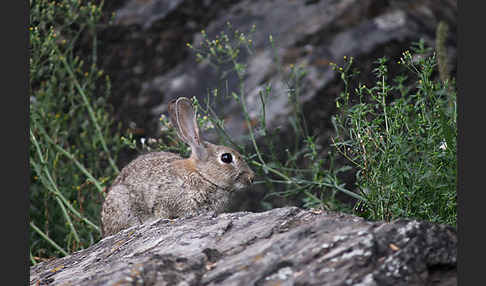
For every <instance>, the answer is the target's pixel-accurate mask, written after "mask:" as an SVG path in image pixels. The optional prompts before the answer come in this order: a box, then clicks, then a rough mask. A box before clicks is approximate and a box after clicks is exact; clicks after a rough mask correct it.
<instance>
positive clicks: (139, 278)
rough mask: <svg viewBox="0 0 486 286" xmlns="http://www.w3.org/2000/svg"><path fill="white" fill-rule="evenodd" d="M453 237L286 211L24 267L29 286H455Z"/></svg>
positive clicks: (443, 231)
mask: <svg viewBox="0 0 486 286" xmlns="http://www.w3.org/2000/svg"><path fill="white" fill-rule="evenodd" d="M456 256H457V234H456V230H455V229H454V228H452V227H450V226H446V225H437V224H432V223H428V222H422V221H416V220H397V221H393V222H391V223H385V222H368V221H365V220H363V219H362V218H359V217H355V216H352V215H344V214H340V213H332V212H324V211H318V210H302V209H298V208H295V207H286V208H280V209H273V210H270V211H267V212H262V213H250V212H238V213H225V214H220V215H218V216H214V215H211V214H208V215H201V216H196V217H188V218H181V219H176V220H167V219H161V220H157V221H155V222H153V223H150V224H145V225H140V226H137V227H132V228H129V229H126V230H123V231H121V232H119V233H118V234H115V235H113V236H109V237H106V238H104V239H102V240H101V241H99V242H98V243H96V244H94V245H92V246H91V247H89V248H87V249H84V250H81V251H78V252H75V253H73V254H71V255H69V256H66V257H63V258H60V259H55V260H51V261H47V262H42V263H39V264H37V265H35V266H32V267H31V268H30V285H80V286H82V285H394V286H397V285H456V284H457V261H456Z"/></svg>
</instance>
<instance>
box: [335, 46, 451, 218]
mask: <svg viewBox="0 0 486 286" xmlns="http://www.w3.org/2000/svg"><path fill="white" fill-rule="evenodd" d="M430 52H431V51H430V49H426V48H425V47H424V43H423V41H420V42H419V43H416V44H415V45H414V47H413V48H412V51H405V52H404V53H403V56H402V57H401V58H400V60H399V61H398V64H400V65H402V66H404V67H405V68H406V70H407V71H408V73H407V74H405V75H400V76H397V77H395V78H393V79H391V78H389V76H388V74H389V72H388V65H389V63H388V59H387V58H385V57H383V58H380V59H378V60H377V62H376V64H377V67H376V68H375V69H374V74H375V76H376V83H375V85H374V86H372V87H367V86H365V85H363V84H361V83H358V84H357V88H355V89H354V90H352V91H351V90H350V89H351V88H350V86H351V83H352V81H353V75H355V73H353V72H352V64H353V59H352V58H351V59H349V60H348V61H347V62H346V63H345V64H344V66H343V67H338V66H336V65H335V69H336V70H337V71H338V72H339V73H340V75H341V78H342V79H343V81H344V83H345V86H346V87H345V90H344V91H343V92H342V93H341V95H340V96H339V98H338V99H337V101H336V104H337V107H338V114H337V115H336V116H335V117H334V119H333V120H334V124H335V127H336V136H335V138H334V146H335V147H336V148H337V150H338V151H339V152H340V153H341V154H342V155H343V156H344V157H346V158H347V159H348V160H349V162H351V163H352V165H354V166H355V167H356V169H357V172H356V186H357V188H358V190H359V192H360V194H361V195H362V196H363V198H364V199H363V200H362V201H360V202H359V208H360V210H361V211H362V213H361V215H363V216H364V217H366V218H368V219H373V220H378V219H379V220H391V219H395V218H398V217H409V218H418V219H424V220H428V221H432V222H439V223H447V224H451V225H454V226H455V224H456V170H457V165H456V164H457V162H456V146H457V145H456V144H457V143H456V136H457V127H456V118H457V114H456V107H455V103H456V94H455V88H454V82H452V81H450V80H440V79H439V77H438V76H436V66H437V62H436V58H435V53H433V54H432V55H430ZM434 72H435V73H434ZM434 75H435V76H434ZM443 78H445V77H443ZM407 82H408V84H407Z"/></svg>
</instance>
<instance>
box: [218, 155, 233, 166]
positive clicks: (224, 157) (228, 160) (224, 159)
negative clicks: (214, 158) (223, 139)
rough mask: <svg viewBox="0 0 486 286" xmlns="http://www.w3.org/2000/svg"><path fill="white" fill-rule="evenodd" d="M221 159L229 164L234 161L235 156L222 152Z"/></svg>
mask: <svg viewBox="0 0 486 286" xmlns="http://www.w3.org/2000/svg"><path fill="white" fill-rule="evenodd" d="M221 161H223V162H224V163H226V164H229V163H231V162H233V156H231V154H230V153H223V154H221Z"/></svg>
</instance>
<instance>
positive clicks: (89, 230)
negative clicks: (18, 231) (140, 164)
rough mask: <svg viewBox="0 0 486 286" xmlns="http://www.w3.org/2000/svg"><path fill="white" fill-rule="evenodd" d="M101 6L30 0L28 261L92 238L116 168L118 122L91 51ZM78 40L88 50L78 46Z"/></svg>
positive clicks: (107, 84) (75, 1) (104, 78)
mask: <svg viewBox="0 0 486 286" xmlns="http://www.w3.org/2000/svg"><path fill="white" fill-rule="evenodd" d="M102 5H103V2H102V1H101V3H100V4H99V5H98V4H93V2H88V1H78V0H73V1H48V0H38V1H33V0H31V1H30V13H29V14H30V25H29V35H30V59H29V60H30V85H29V87H30V90H29V93H30V113H29V116H30V129H29V133H30V146H29V152H30V155H29V162H30V171H31V175H30V190H29V199H30V207H29V223H30V227H31V228H30V230H31V231H30V233H29V246H30V258H31V263H32V264H35V263H37V262H38V261H39V260H43V259H44V258H50V257H57V256H62V255H66V254H68V253H71V252H73V251H76V250H79V249H82V248H85V247H88V246H89V245H91V244H92V243H94V242H96V241H97V240H98V239H99V238H100V229H99V225H98V224H99V210H100V206H101V202H102V197H103V192H104V189H105V187H106V186H107V184H108V183H109V182H110V181H111V180H112V179H113V178H114V176H115V175H116V174H117V173H118V169H117V166H116V164H115V160H116V157H115V156H116V154H117V153H118V151H119V150H120V148H121V147H122V144H121V142H120V140H119V135H118V130H119V126H117V125H115V124H114V122H113V120H112V119H111V117H110V106H109V105H108V104H107V102H106V99H107V97H108V96H109V92H110V81H109V78H108V76H104V74H103V71H102V70H100V69H99V68H98V67H97V58H96V57H97V53H96V52H97V37H96V28H95V26H96V24H97V23H98V22H99V21H100V17H101V9H102ZM81 41H83V43H82V45H83V47H88V48H89V50H88V52H86V51H84V52H82V49H81V44H80V42H81ZM86 53H87V54H86Z"/></svg>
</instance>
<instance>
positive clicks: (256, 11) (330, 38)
mask: <svg viewBox="0 0 486 286" xmlns="http://www.w3.org/2000/svg"><path fill="white" fill-rule="evenodd" d="M121 2H123V4H118V5H117V6H116V8H115V7H113V8H112V9H113V11H114V12H115V17H114V21H113V25H111V26H109V27H107V28H106V29H105V30H103V31H101V34H102V37H101V38H102V39H103V46H102V48H101V51H100V54H101V56H100V57H99V58H100V59H101V61H102V66H103V67H105V68H106V70H107V71H108V73H109V74H110V76H111V77H112V79H113V81H114V82H113V88H114V91H113V93H112V94H113V95H114V96H113V97H114V98H113V102H114V105H115V107H116V110H117V111H118V112H119V115H120V116H123V118H124V121H125V122H127V121H133V122H134V123H135V124H136V125H137V126H138V127H139V128H140V129H141V130H143V131H142V132H141V133H143V135H145V136H152V137H156V136H158V135H160V126H159V125H158V122H159V121H158V118H159V116H160V115H161V114H163V113H165V112H166V111H167V102H168V100H170V99H171V98H173V97H176V96H186V97H191V96H196V97H197V98H198V99H200V100H203V99H204V98H205V97H206V95H207V92H208V90H210V89H213V88H221V89H223V90H222V92H224V93H225V92H226V90H224V87H225V86H226V84H225V83H223V82H222V80H221V78H220V74H219V73H218V72H217V71H216V70H215V69H213V68H211V67H210V66H209V65H207V64H205V63H204V62H202V63H199V64H198V63H196V61H195V55H194V53H193V52H192V51H190V50H189V48H187V47H186V43H191V44H193V45H194V46H195V47H197V46H198V45H199V42H200V41H201V33H200V32H201V30H202V29H204V30H205V31H206V33H207V34H208V35H209V36H210V37H214V36H215V35H216V34H218V33H219V32H220V31H222V30H224V29H225V26H226V23H227V22H228V21H229V22H231V24H232V26H233V28H234V29H236V30H239V31H242V32H246V31H248V30H250V28H251V26H252V25H256V33H255V34H254V38H253V43H254V45H255V52H254V53H253V54H251V55H244V57H243V59H242V60H243V62H244V63H245V64H246V65H247V69H248V75H247V77H246V78H245V79H244V84H245V93H246V101H247V104H248V109H249V112H250V115H251V116H252V117H255V118H256V116H257V113H258V111H259V107H258V102H259V101H258V91H259V90H261V89H262V88H264V85H265V84H266V83H271V84H272V94H271V100H270V104H268V105H267V108H268V110H267V111H266V116H267V120H268V126H269V127H270V128H272V127H275V126H280V127H281V128H283V129H285V128H286V127H288V126H289V124H288V115H289V112H291V108H290V105H289V102H288V100H289V98H288V96H287V89H288V88H289V87H288V86H286V85H285V84H283V81H282V79H283V75H282V73H279V72H278V68H277V66H276V63H275V62H274V54H273V53H274V51H272V49H271V47H270V43H269V35H272V36H273V39H274V40H275V44H276V53H277V55H278V57H279V58H280V59H281V64H282V66H283V68H284V69H286V68H288V66H289V65H291V64H293V65H303V66H305V68H306V70H307V71H308V73H307V76H306V78H305V80H304V82H303V83H302V89H301V90H300V92H301V94H300V100H301V101H302V103H303V104H307V106H310V107H313V108H308V109H309V110H306V114H308V115H309V116H315V114H318V115H319V118H318V119H316V122H322V121H330V117H331V115H332V114H331V113H332V109H330V107H329V106H332V105H333V103H334V99H335V97H336V95H337V92H338V91H337V90H336V88H335V87H336V85H337V84H338V83H337V82H338V81H337V80H336V73H335V72H334V71H333V70H332V69H331V67H330V65H329V63H331V62H335V63H338V64H340V63H342V62H343V58H344V56H347V57H350V56H353V57H355V58H359V61H357V67H358V68H360V70H362V75H363V77H364V79H363V81H366V80H367V79H368V80H369V79H371V80H373V78H372V75H371V72H369V71H370V70H371V69H372V67H370V65H371V63H372V61H375V60H376V59H377V58H378V57H382V56H385V55H386V56H388V57H390V58H395V59H397V57H398V56H400V55H401V53H402V52H403V51H404V50H406V49H409V48H410V45H411V43H412V42H413V41H418V40H419V39H420V38H422V39H424V40H425V42H426V44H427V45H429V46H431V47H434V45H435V36H436V35H435V31H436V28H437V25H438V23H439V21H444V22H445V23H447V24H448V26H449V31H450V33H449V36H448V38H447V41H446V48H447V50H448V56H449V62H450V65H451V72H452V74H454V73H455V70H456V68H455V67H456V65H457V60H456V49H457V32H456V31H457V1H455V0H445V1H443V0H441V1H439V0H432V1H424V0H411V1H398V0H395V1H375V0H342V1H334V0H320V1H250V0H239V1H211V0H206V1H188V0H176V1H174V0H173V1H167V0H150V1H138V0H131V1H121ZM107 12H110V11H107ZM237 84H238V80H237V77H236V75H235V74H233V75H231V76H229V77H228V87H229V90H228V92H231V91H238V86H237ZM214 104H215V110H216V112H217V113H218V115H219V116H221V117H223V118H224V119H225V122H226V129H227V131H228V133H230V134H231V136H234V137H236V138H238V137H241V136H240V135H244V134H245V133H246V130H245V124H243V123H242V114H241V110H240V109H239V108H238V106H237V104H236V103H235V102H234V101H230V100H224V99H221V100H219V101H217V102H215V103H214ZM324 128H331V125H330V124H328V125H326V126H325V127H324Z"/></svg>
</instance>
